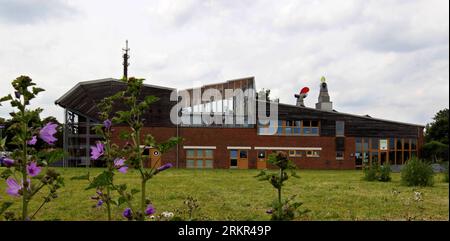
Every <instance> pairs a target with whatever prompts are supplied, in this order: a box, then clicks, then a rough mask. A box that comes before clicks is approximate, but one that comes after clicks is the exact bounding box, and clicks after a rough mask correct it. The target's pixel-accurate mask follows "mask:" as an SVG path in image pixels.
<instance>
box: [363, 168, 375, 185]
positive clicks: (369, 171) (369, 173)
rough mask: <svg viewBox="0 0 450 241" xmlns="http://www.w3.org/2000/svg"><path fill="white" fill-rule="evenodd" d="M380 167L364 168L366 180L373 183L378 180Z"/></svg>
mask: <svg viewBox="0 0 450 241" xmlns="http://www.w3.org/2000/svg"><path fill="white" fill-rule="evenodd" d="M378 169H379V168H378V165H370V166H364V180H366V181H369V182H373V181H376V180H377V172H378Z"/></svg>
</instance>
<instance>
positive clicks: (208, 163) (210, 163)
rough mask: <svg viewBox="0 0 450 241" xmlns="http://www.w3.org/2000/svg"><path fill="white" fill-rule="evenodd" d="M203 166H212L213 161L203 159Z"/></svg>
mask: <svg viewBox="0 0 450 241" xmlns="http://www.w3.org/2000/svg"><path fill="white" fill-rule="evenodd" d="M205 168H213V161H212V160H206V161H205Z"/></svg>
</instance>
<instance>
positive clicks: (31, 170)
mask: <svg viewBox="0 0 450 241" xmlns="http://www.w3.org/2000/svg"><path fill="white" fill-rule="evenodd" d="M40 172H41V167H38V166H37V164H36V162H34V161H33V162H30V163H29V164H28V165H27V173H28V175H30V176H31V177H34V176H37V175H38V174H39V173H40Z"/></svg>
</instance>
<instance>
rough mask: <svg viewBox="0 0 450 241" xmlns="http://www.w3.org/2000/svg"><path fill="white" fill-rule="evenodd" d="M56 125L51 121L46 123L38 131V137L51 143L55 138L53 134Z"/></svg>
mask: <svg viewBox="0 0 450 241" xmlns="http://www.w3.org/2000/svg"><path fill="white" fill-rule="evenodd" d="M57 126H58V125H57V124H54V123H52V122H49V123H47V124H46V125H45V126H44V127H42V129H41V130H40V131H39V138H41V139H42V140H43V141H45V142H47V143H48V144H49V145H53V144H54V142H55V141H57V140H58V139H56V138H55V137H54V136H53V135H54V134H56V127H57Z"/></svg>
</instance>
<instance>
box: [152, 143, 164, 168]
mask: <svg viewBox="0 0 450 241" xmlns="http://www.w3.org/2000/svg"><path fill="white" fill-rule="evenodd" d="M160 166H161V153H160V152H159V151H158V150H156V149H155V148H151V149H150V168H152V167H153V168H158V167H160Z"/></svg>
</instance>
